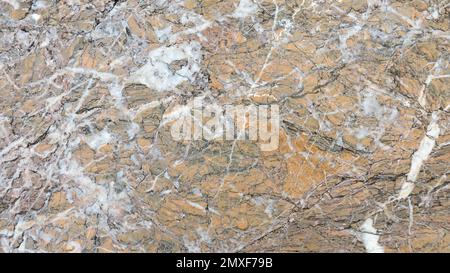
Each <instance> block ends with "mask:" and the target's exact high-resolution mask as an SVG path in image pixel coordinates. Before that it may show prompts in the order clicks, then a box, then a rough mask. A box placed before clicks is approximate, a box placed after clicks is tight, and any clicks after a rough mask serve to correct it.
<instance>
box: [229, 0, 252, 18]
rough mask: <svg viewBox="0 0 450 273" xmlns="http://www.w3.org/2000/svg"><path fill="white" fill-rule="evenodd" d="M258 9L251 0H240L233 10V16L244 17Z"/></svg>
mask: <svg viewBox="0 0 450 273" xmlns="http://www.w3.org/2000/svg"><path fill="white" fill-rule="evenodd" d="M257 11H258V6H257V5H256V4H255V3H254V2H253V1H252V0H241V1H240V2H239V5H238V6H237V8H236V9H235V10H234V12H233V15H232V16H233V17H236V18H245V17H249V16H252V15H254V14H255V13H256V12H257Z"/></svg>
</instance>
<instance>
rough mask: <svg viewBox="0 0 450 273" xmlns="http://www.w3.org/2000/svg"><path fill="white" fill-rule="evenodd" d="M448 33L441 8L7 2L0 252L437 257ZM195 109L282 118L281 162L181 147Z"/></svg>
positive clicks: (0, 64)
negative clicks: (238, 108) (179, 128)
mask: <svg viewBox="0 0 450 273" xmlns="http://www.w3.org/2000/svg"><path fill="white" fill-rule="evenodd" d="M449 28H450V1H448V0H150V1H138V0H130V1H123V0H113V1H108V0H89V1H88V0H66V1H56V0H33V1H31V0H2V1H0V36H1V37H0V68H1V71H0V74H1V76H0V97H1V99H0V252H450V198H449V194H450V179H449V172H450V115H449V112H450V30H449ZM197 98H201V99H202V100H203V102H204V103H206V104H208V105H217V106H218V107H224V106H226V105H228V106H230V105H231V106H233V105H234V106H235V105H255V106H258V107H260V106H273V105H277V106H278V107H279V114H280V115H279V132H278V133H279V137H278V146H277V148H276V149H274V150H270V151H265V150H262V149H261V146H260V143H259V142H260V141H259V140H250V139H234V140H226V139H225V138H224V139H222V140H218V141H217V140H216V141H209V140H206V139H196V140H192V141H190V140H181V141H180V140H176V139H175V138H174V137H173V135H172V131H171V128H173V127H172V126H173V124H174V122H176V121H177V120H178V119H180V118H181V114H180V113H186V111H188V113H189V114H192V113H191V112H190V110H189V109H190V108H189V107H190V106H189V105H192V103H193V101H194V100H195V99H197ZM186 109H188V110H186ZM183 111H184V112H183ZM244 123H245V122H244ZM243 125H244V127H245V126H247V125H248V124H243ZM247 127H248V126H247Z"/></svg>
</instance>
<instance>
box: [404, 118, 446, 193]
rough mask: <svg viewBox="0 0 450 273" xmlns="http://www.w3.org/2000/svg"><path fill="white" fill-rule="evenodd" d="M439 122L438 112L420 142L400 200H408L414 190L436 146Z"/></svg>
mask: <svg viewBox="0 0 450 273" xmlns="http://www.w3.org/2000/svg"><path fill="white" fill-rule="evenodd" d="M438 120H439V114H438V112H433V114H432V116H431V122H430V124H429V125H428V128H427V132H426V134H425V136H424V137H423V138H422V141H421V142H420V145H419V149H418V150H417V151H416V152H415V153H414V154H413V156H412V160H411V168H410V170H409V172H408V175H407V177H406V181H405V182H404V183H403V185H402V188H401V189H400V193H399V194H398V198H399V199H404V198H407V197H408V196H409V195H410V194H411V192H412V191H413V190H414V182H416V180H417V176H418V175H419V173H420V169H421V168H422V165H423V163H424V161H426V160H427V159H428V156H429V155H430V153H431V151H432V150H433V148H434V146H435V145H436V138H438V137H439V133H440V128H439V124H438Z"/></svg>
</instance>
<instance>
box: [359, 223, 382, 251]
mask: <svg viewBox="0 0 450 273" xmlns="http://www.w3.org/2000/svg"><path fill="white" fill-rule="evenodd" d="M360 231H361V240H362V242H363V244H364V247H365V248H366V251H367V252H368V253H384V247H383V246H382V245H380V244H379V243H378V240H379V238H380V236H379V235H377V230H376V229H375V228H374V227H373V220H372V219H371V218H369V219H367V220H366V221H364V223H363V224H362V225H361V227H360Z"/></svg>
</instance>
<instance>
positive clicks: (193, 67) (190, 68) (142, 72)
mask: <svg viewBox="0 0 450 273" xmlns="http://www.w3.org/2000/svg"><path fill="white" fill-rule="evenodd" d="M201 59H202V54H201V50H200V44H199V43H198V42H196V41H191V42H189V43H183V44H177V45H173V46H163V47H160V48H157V49H155V50H152V51H151V52H150V55H149V61H148V62H147V64H145V65H144V66H142V67H141V68H140V69H138V70H137V71H136V72H134V73H133V74H132V75H131V76H130V78H129V80H130V82H132V83H140V84H144V85H146V86H147V87H149V88H151V89H154V90H157V91H159V92H163V91H169V90H173V89H174V88H175V87H177V86H178V85H179V84H181V83H182V82H184V81H193V80H194V75H195V73H197V72H199V71H200V62H201ZM174 61H186V62H187V63H186V64H185V65H183V66H182V67H181V68H179V69H178V70H175V71H174V70H173V69H171V68H170V66H169V65H170V64H171V63H173V62H174Z"/></svg>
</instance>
